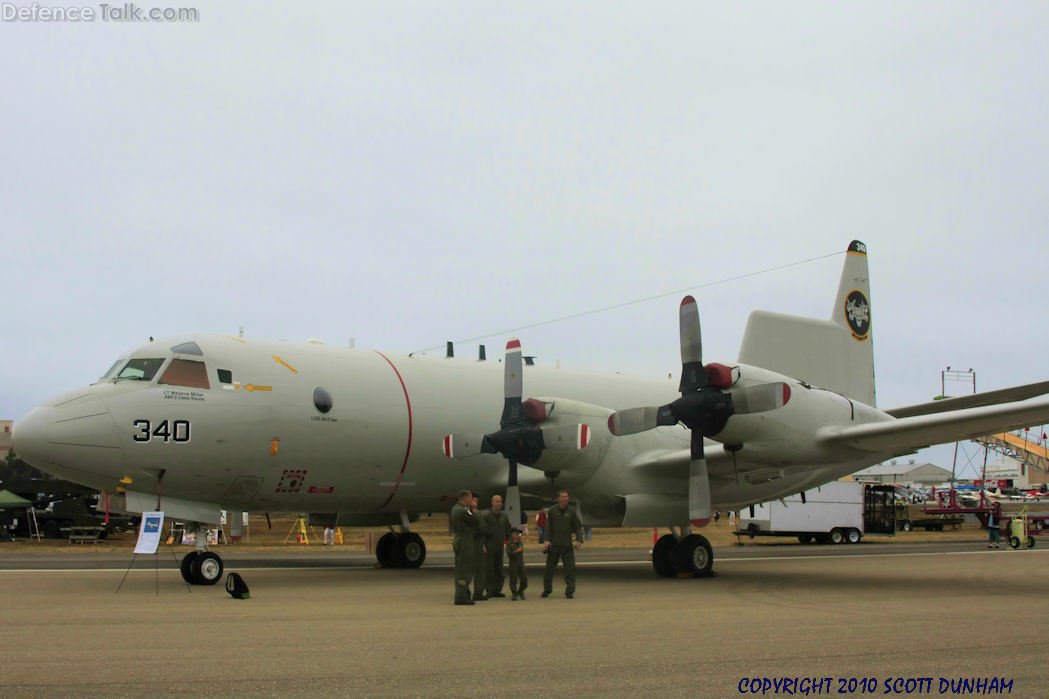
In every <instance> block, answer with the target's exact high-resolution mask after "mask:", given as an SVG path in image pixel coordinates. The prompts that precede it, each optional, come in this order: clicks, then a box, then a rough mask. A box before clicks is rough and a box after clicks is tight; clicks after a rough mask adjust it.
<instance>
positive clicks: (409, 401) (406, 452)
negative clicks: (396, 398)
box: [373, 350, 413, 510]
mask: <svg viewBox="0 0 1049 699" xmlns="http://www.w3.org/2000/svg"><path fill="white" fill-rule="evenodd" d="M373 351H374V352H375V354H377V355H379V356H380V357H382V358H383V359H385V360H386V363H387V364H389V365H390V368H391V369H393V373H394V374H396V375H397V380H398V381H400V382H401V390H402V391H404V404H405V405H406V406H408V447H407V448H406V449H405V450H404V463H403V464H401V472H400V473H398V474H397V481H396V482H395V483H394V484H393V490H391V491H390V497H388V498H386V502H384V503H383V504H382V505H380V506H379V509H380V510H381V509H383V508H385V507H386V506H387V505H389V504H390V501H391V500H393V496H395V495H396V494H397V489H398V488H400V487H401V482H402V481H403V480H404V470H405V469H406V468H408V457H409V456H410V455H411V453H412V428H413V424H412V399H411V398H409V397H408V387H407V386H405V385H404V378H403V377H401V372H399V371H398V370H397V367H396V366H394V364H393V362H391V361H390V358H389V357H387V356H386V355H385V354H383V353H382V352H380V351H379V350H373Z"/></svg>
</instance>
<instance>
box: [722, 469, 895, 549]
mask: <svg viewBox="0 0 1049 699" xmlns="http://www.w3.org/2000/svg"><path fill="white" fill-rule="evenodd" d="M893 495H894V490H893V487H892V486H886V485H871V484H864V483H855V482H847V481H834V482H832V483H827V484H826V485H823V486H820V487H819V488H813V489H812V490H806V491H804V492H802V493H798V494H797V495H792V496H790V497H788V498H784V499H782V500H773V501H771V502H766V503H762V504H760V505H755V506H753V507H751V508H749V510H744V512H743V516H741V517H740V521H739V522H740V523H739V531H737V532H736V533H737V534H743V535H746V536H749V537H751V538H753V537H755V536H791V537H797V539H798V541H800V542H801V543H803V544H807V543H809V542H811V541H816V542H819V543H832V544H844V543H852V544H855V543H859V541H860V539H862V538H863V535H864V534H895V533H896V508H895V505H894V503H893ZM748 515H749V516H748Z"/></svg>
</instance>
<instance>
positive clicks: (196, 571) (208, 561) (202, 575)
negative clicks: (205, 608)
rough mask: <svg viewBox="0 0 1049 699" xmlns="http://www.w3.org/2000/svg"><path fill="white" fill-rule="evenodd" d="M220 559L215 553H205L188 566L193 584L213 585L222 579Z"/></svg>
mask: <svg viewBox="0 0 1049 699" xmlns="http://www.w3.org/2000/svg"><path fill="white" fill-rule="evenodd" d="M223 567H224V566H223V565H222V559H221V558H219V555H218V554H217V553H212V552H211V551H205V552H203V553H201V554H199V555H198V556H197V557H196V558H195V559H193V563H192V564H190V572H191V573H192V575H193V582H194V583H196V584H197V585H214V584H215V583H217V582H218V581H219V580H221V579H222V569H223Z"/></svg>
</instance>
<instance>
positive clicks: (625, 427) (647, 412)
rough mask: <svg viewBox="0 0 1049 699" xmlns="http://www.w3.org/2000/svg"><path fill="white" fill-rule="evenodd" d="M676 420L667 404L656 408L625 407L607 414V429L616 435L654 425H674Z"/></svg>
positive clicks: (636, 431)
mask: <svg viewBox="0 0 1049 699" xmlns="http://www.w3.org/2000/svg"><path fill="white" fill-rule="evenodd" d="M677 422H678V420H677V418H676V417H674V413H673V412H671V410H670V406H669V405H662V406H660V407H658V408H656V407H647V408H627V409H626V410H619V411H617V412H614V413H612V414H611V415H609V416H608V431H609V432H611V433H612V434H614V435H616V436H617V437H618V436H621V435H625V434H637V433H638V432H645V431H647V430H651V429H655V428H656V427H664V426H667V425H676V424H677Z"/></svg>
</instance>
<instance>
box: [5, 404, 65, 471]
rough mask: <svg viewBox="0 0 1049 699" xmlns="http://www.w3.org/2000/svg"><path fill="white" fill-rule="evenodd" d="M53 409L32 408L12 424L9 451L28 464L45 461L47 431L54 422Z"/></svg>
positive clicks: (46, 454)
mask: <svg viewBox="0 0 1049 699" xmlns="http://www.w3.org/2000/svg"><path fill="white" fill-rule="evenodd" d="M54 412H55V410H54V408H45V407H39V408H33V409H32V410H31V411H29V414H28V415H26V416H25V417H23V418H22V419H21V420H19V421H18V422H16V423H15V424H14V429H13V431H12V432H11V449H12V450H13V451H14V452H15V453H16V454H18V456H19V457H20V458H21V459H22V460H23V461H26V462H28V463H30V464H37V463H42V462H44V461H47V456H48V448H47V445H48V441H47V436H48V435H47V430H48V427H50V426H51V424H52V423H53V422H54V420H55V419H54Z"/></svg>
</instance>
